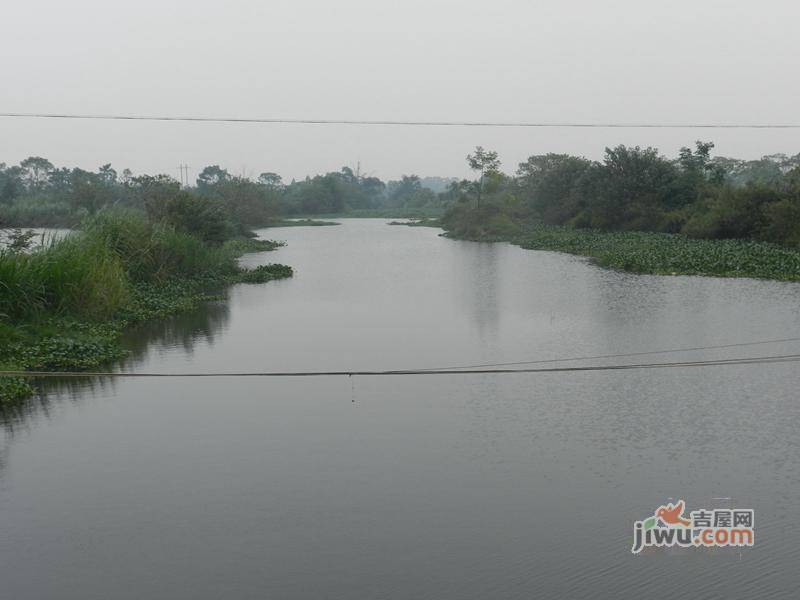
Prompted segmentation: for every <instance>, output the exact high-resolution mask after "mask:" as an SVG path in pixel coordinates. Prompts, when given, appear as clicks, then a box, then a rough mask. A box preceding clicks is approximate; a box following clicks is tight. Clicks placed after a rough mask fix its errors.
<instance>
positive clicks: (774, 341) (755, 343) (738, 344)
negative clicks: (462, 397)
mask: <svg viewBox="0 0 800 600" xmlns="http://www.w3.org/2000/svg"><path fill="white" fill-rule="evenodd" d="M798 341H800V337H791V338H780V339H772V340H757V341H753V342H736V343H732V344H719V345H715V346H694V347H691V348H672V349H670V350H648V351H645V352H624V353H620V354H596V355H594V356H574V357H570V358H550V359H544V360H543V359H538V360H523V361H517V362H502V363H483V364H476V365H456V366H449V367H431V368H427V369H413V370H415V371H440V370H443V369H444V370H454V369H485V368H491V367H511V366H515V365H541V364H548V363H558V362H573V361H577V360H597V359H601V358H623V357H631V356H648V355H652V354H673V353H676V352H695V351H699V350H719V349H723V348H741V347H744V346H759V345H763V344H780V343H786V342H798Z"/></svg>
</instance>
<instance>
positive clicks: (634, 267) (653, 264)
mask: <svg viewBox="0 0 800 600" xmlns="http://www.w3.org/2000/svg"><path fill="white" fill-rule="evenodd" d="M441 226H442V227H443V228H444V229H445V231H446V235H447V236H448V237H451V238H454V239H468V240H475V241H505V242H511V243H513V244H516V245H518V246H521V247H523V248H527V249H529V250H550V251H554V252H567V253H569V254H577V255H580V256H587V257H590V258H592V259H593V260H594V261H595V262H596V263H597V264H599V265H601V266H603V267H608V268H612V269H619V270H622V271H630V272H634V273H649V274H655V275H706V276H715V277H754V278H762V279H777V280H782V281H800V251H798V250H794V249H790V248H785V247H783V246H778V245H775V244H770V243H766V242H756V241H751V240H703V239H693V238H689V237H686V236H684V235H677V234H667V233H649V232H641V231H626V232H604V231H598V230H592V229H574V228H569V227H563V226H549V225H542V224H536V223H534V224H531V223H520V222H516V221H513V220H511V219H510V218H508V216H507V215H504V214H497V215H486V218H484V219H482V220H480V221H469V222H465V221H464V220H461V221H459V220H458V219H453V218H451V219H449V220H448V219H443V222H442V223H441Z"/></svg>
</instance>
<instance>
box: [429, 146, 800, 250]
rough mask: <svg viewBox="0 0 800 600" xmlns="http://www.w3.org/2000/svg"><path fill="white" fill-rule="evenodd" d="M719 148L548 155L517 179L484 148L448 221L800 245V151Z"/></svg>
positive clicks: (531, 161) (472, 161)
mask: <svg viewBox="0 0 800 600" xmlns="http://www.w3.org/2000/svg"><path fill="white" fill-rule="evenodd" d="M713 148H714V144H713V143H711V142H702V141H698V142H696V144H695V146H694V147H693V148H690V147H684V148H682V149H681V150H680V152H679V153H678V156H677V157H675V158H667V157H665V156H663V155H662V154H660V153H659V152H658V150H656V149H655V148H650V147H648V148H641V147H639V146H635V147H628V146H624V145H621V146H617V147H615V148H606V150H605V155H604V157H603V159H602V160H600V161H593V160H589V159H586V158H584V157H580V156H571V155H568V154H541V155H534V156H531V157H529V158H528V159H527V160H526V161H525V162H523V163H520V164H519V166H518V168H517V171H516V173H515V175H513V176H510V175H506V174H504V173H503V172H502V171H501V170H500V161H499V158H498V156H497V153H495V152H491V151H487V150H484V149H483V148H480V147H479V148H477V149H476V151H475V153H473V154H470V155H469V156H468V157H467V163H468V165H469V166H470V167H471V168H472V169H473V170H474V171H476V173H477V178H476V179H475V180H473V181H469V180H464V181H461V182H458V183H456V184H453V185H452V186H451V190H450V193H451V195H453V196H454V197H455V202H454V203H453V204H452V205H451V208H450V209H449V211H448V213H447V214H446V215H445V218H444V220H445V222H446V223H447V224H448V225H449V226H450V228H451V229H454V230H455V231H457V232H460V233H461V234H463V235H467V236H470V237H476V236H481V235H486V234H489V235H491V234H492V233H493V232H492V231H491V229H492V227H494V228H495V229H497V228H505V229H506V230H510V229H513V228H514V227H515V226H518V225H520V224H524V223H525V222H527V221H536V222H540V223H545V224H549V225H566V226H570V227H574V228H587V229H597V230H605V231H653V232H666V233H682V234H685V235H688V236H691V237H696V238H709V239H723V238H744V239H757V240H763V241H769V242H775V243H780V244H785V245H789V246H798V245H800V154H797V155H794V156H787V155H784V154H775V155H770V156H765V157H763V158H761V159H759V160H751V161H746V160H736V159H731V158H725V157H712V156H711V151H712V149H713ZM494 233H497V231H495V232H494Z"/></svg>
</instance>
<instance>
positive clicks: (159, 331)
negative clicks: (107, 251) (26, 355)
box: [0, 301, 230, 469]
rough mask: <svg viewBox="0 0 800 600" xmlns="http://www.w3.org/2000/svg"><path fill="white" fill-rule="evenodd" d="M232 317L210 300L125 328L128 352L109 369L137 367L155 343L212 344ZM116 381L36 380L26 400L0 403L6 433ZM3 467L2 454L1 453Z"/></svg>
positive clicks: (186, 347)
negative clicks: (34, 391)
mask: <svg viewBox="0 0 800 600" xmlns="http://www.w3.org/2000/svg"><path fill="white" fill-rule="evenodd" d="M229 320H230V309H229V307H228V303H227V301H222V302H208V303H205V304H204V305H203V306H201V307H199V308H197V309H196V310H193V311H190V312H187V313H183V314H180V315H176V316H174V317H170V318H168V319H163V320H160V321H151V322H147V323H143V324H141V325H138V326H137V327H135V328H134V329H131V330H130V331H128V332H126V333H125V334H124V336H123V338H122V345H123V347H124V348H125V349H126V350H128V352H129V355H128V356H127V357H125V358H124V359H123V360H121V361H119V362H118V363H116V364H114V365H111V366H110V368H109V369H108V370H126V371H135V370H136V366H137V365H139V364H141V363H143V362H144V361H145V359H146V358H147V356H148V355H149V353H150V352H151V351H152V350H153V349H154V348H156V347H178V346H179V347H182V348H183V349H184V350H185V351H186V353H187V354H191V353H192V352H193V350H194V346H195V344H197V343H198V342H205V343H208V344H213V343H214V341H215V339H216V338H217V336H218V335H219V334H220V333H221V332H222V330H223V329H224V328H225V326H226V325H227V323H228V321H229ZM116 385H117V379H115V378H114V377H70V378H64V379H43V380H41V381H39V382H37V388H38V390H39V393H38V394H37V395H36V396H34V397H32V398H29V399H27V400H25V401H23V402H19V403H16V404H12V405H10V406H0V424H2V426H3V427H4V428H5V433H6V435H7V436H12V435H13V434H14V432H15V431H16V430H17V429H19V428H20V427H25V426H26V425H27V424H28V422H29V421H30V420H31V419H33V418H37V417H43V418H45V419H46V418H48V416H49V414H50V411H51V407H52V406H53V403H54V402H62V401H65V400H67V401H70V402H75V403H77V402H79V401H80V399H81V398H82V397H83V396H84V395H86V394H89V395H96V394H98V393H103V392H107V391H113V390H114V389H115V387H116ZM0 469H2V455H0Z"/></svg>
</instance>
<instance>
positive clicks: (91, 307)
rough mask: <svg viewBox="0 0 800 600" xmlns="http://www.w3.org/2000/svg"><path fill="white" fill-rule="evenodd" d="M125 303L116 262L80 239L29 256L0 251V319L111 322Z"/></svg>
mask: <svg viewBox="0 0 800 600" xmlns="http://www.w3.org/2000/svg"><path fill="white" fill-rule="evenodd" d="M127 297H128V278H127V276H126V274H125V271H124V269H123V267H122V264H121V263H120V261H119V259H118V257H117V256H116V255H114V253H113V252H111V251H110V250H109V249H108V248H107V247H105V246H104V245H103V244H102V243H100V242H99V241H98V240H96V239H92V238H90V237H87V236H83V235H80V234H77V235H72V236H68V237H66V238H63V239H60V240H53V241H50V242H48V243H47V244H45V245H44V246H42V247H40V248H38V249H36V250H34V251H33V252H31V253H29V254H27V253H26V254H23V253H12V252H8V251H0V317H2V318H4V319H7V320H10V321H17V320H29V319H33V318H36V317H38V316H41V315H42V314H43V313H59V314H64V313H71V314H79V315H85V316H87V317H90V318H103V317H107V316H110V315H111V314H113V313H114V312H115V311H116V310H117V309H119V308H120V307H121V306H122V305H123V304H124V303H125V301H126V300H127Z"/></svg>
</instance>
